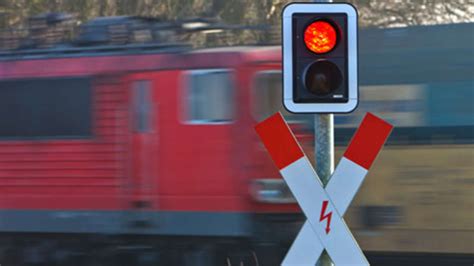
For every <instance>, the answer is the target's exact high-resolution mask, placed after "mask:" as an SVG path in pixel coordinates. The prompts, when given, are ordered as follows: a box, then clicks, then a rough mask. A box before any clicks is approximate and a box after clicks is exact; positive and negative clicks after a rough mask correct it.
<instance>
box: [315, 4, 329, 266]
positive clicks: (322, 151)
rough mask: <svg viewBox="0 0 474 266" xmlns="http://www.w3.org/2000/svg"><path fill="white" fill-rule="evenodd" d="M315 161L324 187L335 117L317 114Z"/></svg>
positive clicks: (324, 260)
mask: <svg viewBox="0 0 474 266" xmlns="http://www.w3.org/2000/svg"><path fill="white" fill-rule="evenodd" d="M313 2H319V3H330V2H332V0H313ZM314 153H315V154H314V155H315V156H314V159H315V160H316V172H317V173H318V176H319V178H320V179H321V181H322V182H323V184H324V186H326V184H327V183H328V182H329V179H330V178H331V175H332V173H333V172H334V115H333V114H316V115H315V116H314ZM316 265H317V266H333V265H334V264H333V263H332V261H331V259H330V257H329V255H328V254H327V253H326V251H324V252H323V254H322V255H321V257H320V258H319V260H318V263H317V264H316Z"/></svg>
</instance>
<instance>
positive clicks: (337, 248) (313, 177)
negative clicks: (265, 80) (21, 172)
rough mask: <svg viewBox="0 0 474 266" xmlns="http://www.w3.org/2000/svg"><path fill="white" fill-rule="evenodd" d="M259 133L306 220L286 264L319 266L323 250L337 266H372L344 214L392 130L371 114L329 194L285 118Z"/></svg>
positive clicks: (262, 127)
mask: <svg viewBox="0 0 474 266" xmlns="http://www.w3.org/2000/svg"><path fill="white" fill-rule="evenodd" d="M256 130H257V133H258V134H259V136H260V138H261V139H262V141H263V143H264V145H265V147H266V148H267V150H268V151H269V153H270V155H271V157H272V159H273V161H274V162H275V164H276V165H277V167H278V168H279V169H280V173H281V174H282V176H283V178H284V179H285V181H286V182H287V184H288V186H289V188H290V190H291V191H292V193H293V195H294V197H295V198H296V200H297V201H298V203H299V204H300V207H301V209H302V210H303V212H304V213H305V215H306V216H307V217H308V221H307V222H306V223H305V224H304V226H303V228H302V230H301V231H300V233H299V234H298V237H297V239H296V240H295V242H294V243H293V245H292V246H291V248H290V250H289V252H288V254H287V256H286V257H285V260H284V261H283V263H282V265H285V266H287V265H311V266H313V265H315V263H316V262H317V260H318V258H319V257H320V255H321V253H322V251H323V250H324V249H326V250H327V252H328V254H329V255H330V257H331V258H332V260H333V262H334V263H335V264H336V265H369V264H368V262H367V260H366V259H365V257H364V255H363V253H362V251H361V250H360V248H359V247H358V245H357V243H356V242H355V240H354V238H353V237H352V235H351V233H350V231H349V229H348V228H347V226H346V224H345V222H344V220H343V219H342V215H343V214H344V213H345V211H346V210H347V208H348V206H349V204H350V202H351V201H352V199H353V198H354V196H355V194H356V192H357V190H358V189H359V187H360V185H361V184H362V182H363V180H364V177H365V175H366V174H367V172H368V169H369V168H370V166H371V165H372V163H373V161H374V160H375V158H376V156H377V154H378V153H379V151H380V150H381V148H382V147H383V144H384V143H385V141H386V139H387V137H388V135H389V134H390V132H391V130H392V126H391V125H390V124H388V123H387V122H385V121H383V120H381V119H380V118H378V117H376V116H374V115H372V114H370V113H369V114H367V115H366V117H365V118H364V120H363V121H362V124H361V126H360V128H359V129H358V130H357V132H356V134H355V135H354V137H353V139H352V141H351V143H350V145H349V147H348V149H347V150H346V152H345V153H344V156H343V158H342V159H341V161H340V163H339V164H338V167H337V168H336V170H335V172H334V174H333V175H332V177H331V181H330V182H329V184H328V185H327V187H326V189H324V188H323V186H322V184H321V182H320V179H319V178H318V176H317V174H316V172H315V171H314V169H313V168H312V166H311V164H310V162H309V160H308V159H307V157H306V156H305V154H304V153H303V150H302V149H301V147H300V146H299V145H298V143H297V141H296V139H295V138H294V136H293V134H292V132H291V130H290V128H289V127H288V125H287V124H286V122H285V121H284V119H283V117H282V116H281V114H279V113H277V114H275V115H273V116H272V117H270V118H268V119H267V120H265V121H263V122H261V123H260V124H258V125H257V126H256Z"/></svg>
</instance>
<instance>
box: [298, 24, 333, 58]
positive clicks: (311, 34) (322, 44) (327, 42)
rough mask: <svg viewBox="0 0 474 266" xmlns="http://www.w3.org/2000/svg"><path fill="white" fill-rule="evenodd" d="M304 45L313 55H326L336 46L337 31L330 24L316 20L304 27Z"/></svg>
mask: <svg viewBox="0 0 474 266" xmlns="http://www.w3.org/2000/svg"><path fill="white" fill-rule="evenodd" d="M304 43H305V45H306V47H307V48H308V49H309V50H310V51H312V52H313V53H316V54H324V53H328V52H330V51H332V49H334V47H335V46H336V44H337V31H336V29H335V28H334V26H333V25H332V24H331V23H329V22H327V21H324V20H317V21H315V22H313V23H311V24H309V25H308V26H307V27H306V29H305V31H304Z"/></svg>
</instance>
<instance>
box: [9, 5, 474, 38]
mask: <svg viewBox="0 0 474 266" xmlns="http://www.w3.org/2000/svg"><path fill="white" fill-rule="evenodd" d="M289 2H291V1H289V0H0V29H8V28H12V27H14V28H16V29H24V28H26V27H27V26H28V25H27V18H28V17H31V16H35V15H39V14H42V13H45V12H65V13H70V14H72V15H74V16H75V18H76V19H77V23H78V24H80V23H81V22H84V21H87V20H89V19H91V18H94V17H98V16H120V15H137V16H146V17H155V18H156V17H158V18H162V19H163V20H181V19H189V18H197V17H205V18H214V19H217V20H218V21H220V22H222V23H225V24H232V25H268V26H271V28H272V31H267V30H265V31H255V30H240V31H238V33H237V34H235V33H232V34H228V35H230V36H225V38H222V39H221V40H219V38H218V39H217V40H216V38H215V36H214V37H212V38H211V39H209V37H210V36H208V35H202V34H192V35H190V36H188V41H192V42H193V43H209V42H213V43H214V44H220V45H235V44H238V43H247V44H248V43H262V42H265V41H266V42H268V40H271V41H270V42H277V43H278V42H279V32H280V28H279V27H280V25H279V24H280V23H279V20H280V14H281V9H282V8H283V7H284V6H285V5H286V4H287V3H289ZM349 2H350V3H352V4H353V5H355V6H356V7H357V8H358V10H359V16H360V18H359V19H360V20H359V24H360V26H362V27H400V26H411V25H429V24H447V23H460V22H471V21H474V1H472V0H449V1H445V0H390V1H387V0H351V1H349Z"/></svg>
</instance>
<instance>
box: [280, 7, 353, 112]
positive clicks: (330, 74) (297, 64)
mask: <svg viewBox="0 0 474 266" xmlns="http://www.w3.org/2000/svg"><path fill="white" fill-rule="evenodd" d="M282 17H283V103H284V106H285V107H286V108H287V109H288V110H289V111H290V112H293V113H348V112H351V111H353V110H354V109H355V108H356V107H357V103H358V84H357V82H358V81H357V11H356V9H355V8H354V7H353V6H352V5H350V4H340V3H338V4H316V3H292V4H289V5H287V6H286V7H285V8H284V10H283V16H282Z"/></svg>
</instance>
